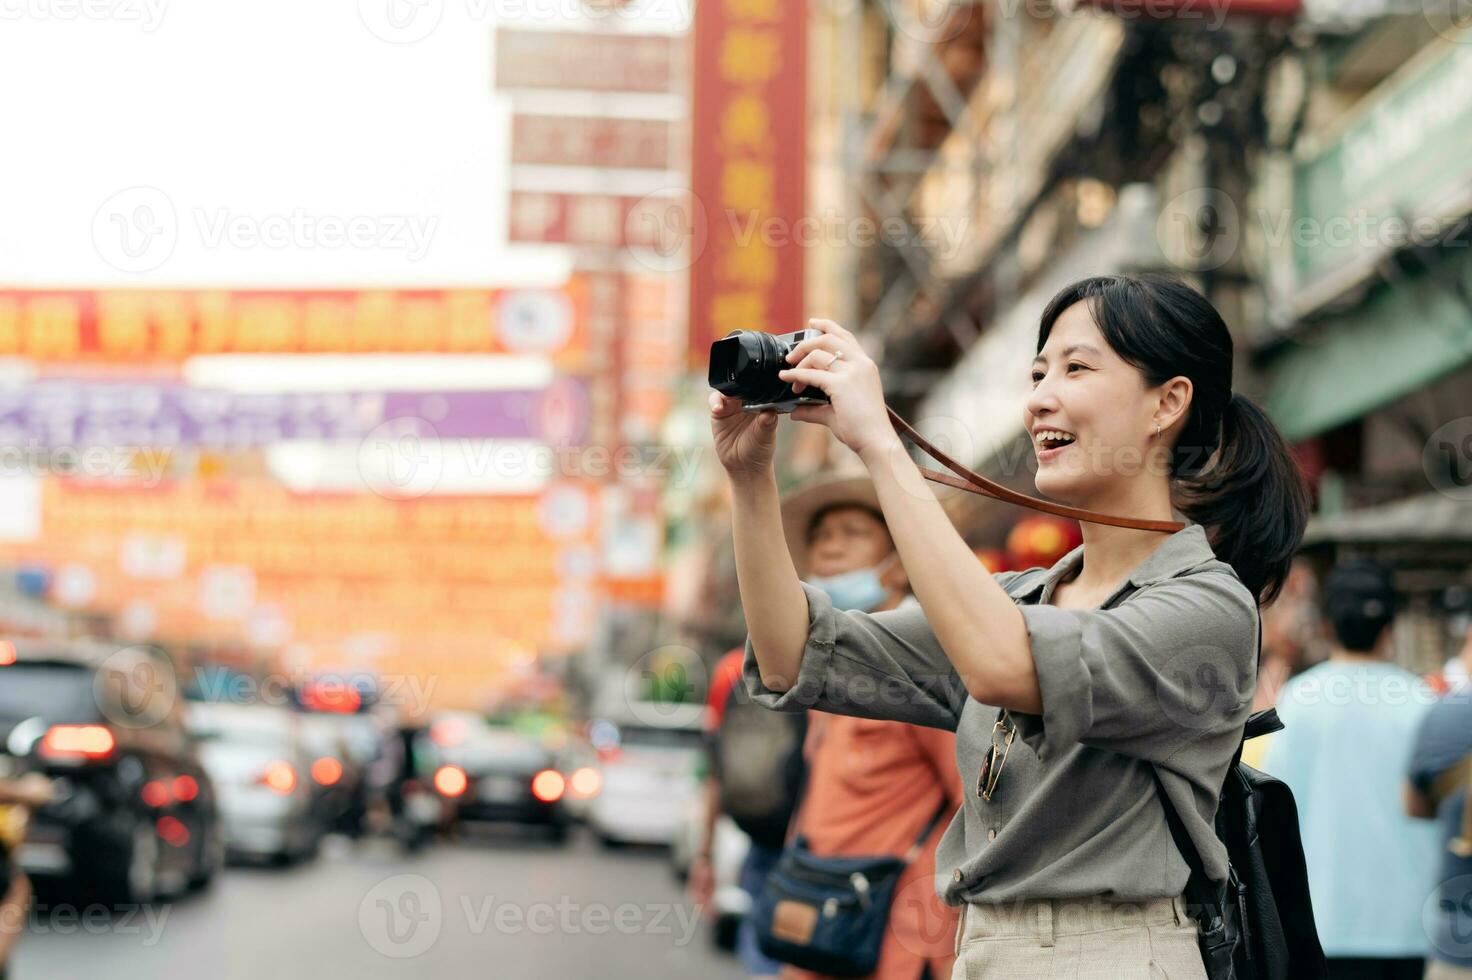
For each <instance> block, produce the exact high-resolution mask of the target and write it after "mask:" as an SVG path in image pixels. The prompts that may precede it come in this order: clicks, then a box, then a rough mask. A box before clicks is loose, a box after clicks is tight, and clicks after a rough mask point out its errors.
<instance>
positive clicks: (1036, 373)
mask: <svg viewBox="0 0 1472 980" xmlns="http://www.w3.org/2000/svg"><path fill="white" fill-rule="evenodd" d="M1042 380H1043V375H1042V372H1040V371H1034V372H1033V373H1032V383H1033V384H1037V383H1038V382H1040V381H1042Z"/></svg>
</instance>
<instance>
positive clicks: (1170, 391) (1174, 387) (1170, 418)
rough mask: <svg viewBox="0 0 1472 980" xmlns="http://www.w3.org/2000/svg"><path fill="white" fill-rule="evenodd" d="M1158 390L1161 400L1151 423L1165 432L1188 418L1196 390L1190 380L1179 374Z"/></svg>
mask: <svg viewBox="0 0 1472 980" xmlns="http://www.w3.org/2000/svg"><path fill="white" fill-rule="evenodd" d="M1158 390H1159V392H1160V400H1159V402H1158V403H1157V404H1156V406H1155V415H1154V416H1153V417H1152V418H1151V422H1153V423H1155V424H1157V425H1159V426H1160V429H1161V431H1162V432H1164V431H1166V430H1168V429H1169V428H1170V427H1171V426H1173V425H1175V424H1176V423H1177V422H1179V421H1181V420H1182V419H1184V418H1185V417H1186V413H1187V412H1188V411H1189V410H1190V408H1191V396H1192V394H1193V393H1194V392H1195V390H1196V389H1195V388H1194V387H1192V385H1191V379H1190V378H1188V377H1186V376H1185V375H1183V374H1178V375H1176V376H1175V377H1174V378H1171V379H1170V380H1169V381H1167V382H1165V383H1164V384H1163V385H1161V386H1160V388H1159V389H1158ZM1151 434H1152V435H1153V434H1154V433H1151Z"/></svg>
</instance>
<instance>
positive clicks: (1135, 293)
mask: <svg viewBox="0 0 1472 980" xmlns="http://www.w3.org/2000/svg"><path fill="white" fill-rule="evenodd" d="M1078 302H1086V303H1088V304H1089V309H1090V312H1091V313H1092V314H1093V317H1094V322H1095V323H1096V324H1098V327H1099V330H1100V332H1101V333H1102V334H1103V335H1104V339H1105V340H1106V341H1108V343H1109V346H1110V347H1112V348H1114V350H1115V351H1116V352H1117V353H1118V354H1119V355H1120V357H1122V358H1124V359H1125V360H1126V361H1128V362H1129V363H1130V364H1133V365H1134V366H1135V367H1137V368H1139V369H1140V372H1141V373H1142V374H1143V375H1144V377H1145V380H1146V382H1147V383H1148V384H1150V385H1159V384H1163V383H1165V382H1166V381H1167V380H1169V379H1170V378H1173V377H1176V376H1178V375H1184V376H1186V377H1188V378H1190V379H1191V384H1192V398H1191V408H1190V411H1189V413H1188V414H1187V417H1186V420H1185V423H1184V425H1182V427H1181V431H1180V433H1179V436H1178V437H1177V440H1176V443H1175V446H1174V449H1173V452H1172V454H1171V467H1170V475H1171V479H1172V481H1173V483H1174V488H1173V489H1174V491H1175V496H1176V504H1177V506H1178V507H1179V508H1180V510H1181V512H1182V513H1183V514H1185V515H1186V516H1187V517H1189V518H1191V520H1193V521H1195V522H1196V523H1198V524H1201V525H1203V526H1204V527H1205V528H1206V531H1207V534H1208V536H1209V538H1210V540H1211V546H1212V550H1213V551H1215V552H1216V555H1217V557H1218V558H1220V559H1221V560H1222V561H1224V562H1226V563H1227V564H1229V565H1231V566H1232V568H1233V569H1234V570H1235V571H1236V572H1237V577H1238V578H1240V579H1241V580H1242V584H1243V585H1245V586H1247V588H1248V589H1249V590H1251V592H1252V594H1253V595H1255V596H1257V600H1258V602H1259V604H1263V605H1266V604H1267V603H1269V602H1272V601H1273V599H1274V598H1275V597H1276V596H1277V595H1278V591H1279V590H1280V589H1282V587H1283V581H1284V579H1286V578H1287V577H1288V569H1289V565H1290V564H1291V563H1292V561H1293V555H1294V553H1295V552H1296V551H1297V550H1298V545H1299V543H1300V541H1301V540H1302V539H1303V530H1304V527H1305V526H1306V525H1307V524H1308V511H1309V498H1308V488H1307V486H1306V485H1305V484H1304V480H1303V475H1302V474H1301V473H1300V472H1299V469H1298V464H1297V462H1296V461H1295V460H1294V459H1293V456H1292V455H1291V454H1290V453H1289V451H1288V446H1287V444H1286V443H1284V442H1283V437H1282V436H1281V435H1280V434H1279V433H1278V430H1277V428H1276V427H1275V426H1274V425H1273V423H1272V421H1271V420H1270V419H1269V418H1268V417H1267V415H1266V414H1264V413H1263V411H1262V409H1260V408H1258V407H1257V406H1256V405H1255V404H1253V403H1252V402H1251V401H1249V400H1248V399H1246V398H1244V397H1243V396H1241V395H1239V394H1236V393H1235V392H1234V391H1233V390H1232V360H1233V354H1232V335H1231V332H1230V331H1229V330H1228V329H1227V325H1226V322H1225V321H1223V320H1222V317H1221V314H1220V313H1218V312H1217V311H1216V308H1215V307H1214V306H1212V305H1211V303H1209V302H1208V301H1207V300H1206V297H1204V296H1202V295H1201V294H1200V293H1198V292H1197V291H1196V290H1194V289H1192V288H1191V287H1190V286H1188V285H1186V284H1185V283H1183V282H1181V281H1180V280H1178V279H1174V278H1172V277H1170V276H1164V275H1158V274H1154V273H1146V274H1143V275H1134V276H1122V275H1120V276H1096V277H1094V278H1091V279H1081V280H1079V281H1078V282H1076V283H1074V284H1072V285H1071V286H1066V287H1064V288H1063V290H1062V291H1061V292H1059V293H1058V295H1056V296H1054V297H1053V299H1052V300H1051V301H1050V302H1049V303H1048V306H1047V308H1046V309H1045V310H1044V311H1043V316H1042V322H1041V324H1040V325H1039V329H1038V345H1037V349H1038V350H1039V351H1041V350H1042V349H1043V344H1044V343H1046V342H1047V340H1048V333H1049V331H1051V330H1052V329H1053V324H1054V323H1055V322H1056V321H1057V320H1058V317H1059V316H1061V315H1062V313H1063V311H1064V310H1066V309H1068V308H1069V307H1070V306H1072V305H1073V304H1074V303H1078Z"/></svg>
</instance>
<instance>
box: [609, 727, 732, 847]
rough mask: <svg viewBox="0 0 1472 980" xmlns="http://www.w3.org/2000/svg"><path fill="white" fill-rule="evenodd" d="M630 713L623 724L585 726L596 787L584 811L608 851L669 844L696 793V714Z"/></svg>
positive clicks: (699, 734) (699, 731) (699, 740)
mask: <svg viewBox="0 0 1472 980" xmlns="http://www.w3.org/2000/svg"><path fill="white" fill-rule="evenodd" d="M664 707H665V706H655V707H654V708H651V709H650V710H646V711H640V710H632V711H630V712H629V714H628V717H627V719H626V720H624V721H623V722H621V723H620V722H615V721H613V720H611V719H606V718H604V719H599V720H597V721H595V722H593V723H592V724H590V725H589V728H588V731H589V741H591V742H592V743H593V745H594V746H595V747H596V748H597V750H598V757H599V771H600V773H601V775H602V787H601V788H600V790H599V792H598V795H597V796H596V797H594V798H593V800H592V802H591V804H590V805H589V807H588V816H587V822H588V826H589V827H590V828H591V829H592V830H593V833H594V834H595V835H597V837H598V839H599V840H600V841H601V842H603V843H604V844H605V845H608V846H616V845H618V844H624V843H640V844H665V845H668V844H672V843H673V842H674V840H675V837H676V835H677V834H679V833H680V828H681V827H682V826H683V825H684V824H685V823H686V822H687V820H688V813H689V810H690V807H691V805H692V797H694V796H697V795H699V794H700V792H701V786H700V778H699V774H700V769H701V765H702V761H703V755H704V751H705V748H704V746H705V743H704V734H703V728H702V725H701V721H702V717H703V715H702V714H701V710H700V709H692V710H688V711H680V712H674V713H671V712H667V711H665V710H664Z"/></svg>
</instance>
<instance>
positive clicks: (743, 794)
mask: <svg viewBox="0 0 1472 980" xmlns="http://www.w3.org/2000/svg"><path fill="white" fill-rule="evenodd" d="M744 656H745V651H744V650H741V649H737V650H731V651H729V652H728V653H726V654H725V656H723V657H722V658H721V659H720V660H718V661H716V666H715V669H714V670H712V671H711V683H710V689H709V691H708V692H707V697H706V708H707V711H706V735H707V742H708V744H709V747H710V763H709V768H708V771H707V774H706V779H705V819H704V821H703V822H702V824H701V832H700V839H699V841H698V842H697V844H696V848H695V854H694V856H693V857H692V859H691V862H690V882H689V891H690V899H691V901H692V902H694V903H695V904H696V905H697V906H699V907H701V908H703V909H705V910H707V914H712V913H714V912H715V911H716V909H715V899H716V897H717V896H716V888H717V881H716V859H717V855H716V845H717V825H718V823H719V821H720V818H721V816H722V815H723V814H724V815H727V816H731V817H732V819H733V820H735V821H737V824H736V825H737V826H738V827H739V828H740V829H741V830H742V831H743V832H744V833H745V834H746V836H747V840H748V844H747V850H746V853H745V855H744V856H743V857H742V860H741V869H740V871H739V872H738V875H737V884H738V885H739V887H740V888H741V889H742V890H743V891H745V892H746V893H747V895H748V897H749V898H751V899H753V900H754V899H755V897H756V895H758V894H759V893H760V892H761V889H762V887H763V886H764V885H765V883H766V879H767V874H768V873H769V872H770V871H771V869H772V867H773V866H775V865H776V863H777V859H778V858H780V857H781V856H782V845H783V842H784V841H785V840H786V838H787V828H788V826H789V824H790V823H791V820H792V815H793V813H794V812H795V811H796V808H797V797H798V794H799V793H800V792H801V784H802V779H803V771H802V765H803V763H802V743H803V739H804V737H805V734H806V724H805V723H804V721H803V720H802V719H801V718H797V719H795V723H794V724H790V725H788V726H786V727H784V726H781V725H778V726H767V727H762V728H757V729H755V730H753V729H752V728H749V727H744V730H743V731H742V732H741V733H740V734H739V735H738V734H736V733H735V732H733V730H732V729H733V728H734V727H737V726H741V725H742V722H741V721H738V720H735V719H728V709H732V708H734V710H735V711H736V712H738V713H741V716H742V719H743V720H749V716H747V715H746V714H744V710H750V708H751V705H750V704H749V699H747V698H745V697H744V695H743V692H742V691H741V688H740V680H741V661H742V658H743V657H744ZM741 702H748V703H746V704H745V705H744V710H743V704H742V703H741ZM728 720H730V721H731V725H730V726H728V725H727V722H728ZM726 755H729V756H730V757H731V759H730V763H729V764H728V765H723V764H722V757H723V756H726ZM794 770H795V771H794ZM751 783H755V784H757V785H759V786H761V787H762V788H761V790H759V791H757V792H756V793H752V792H751V791H750V789H749V786H750V784H751ZM733 797H734V798H735V800H734V805H733ZM728 809H734V810H736V811H737V812H736V813H734V814H733V813H727V810H728ZM760 811H765V812H760ZM748 817H749V818H752V819H744V818H748ZM743 823H745V824H746V826H745V827H742V826H741V825H742V824H743ZM735 938H736V955H737V958H738V959H740V961H741V965H742V968H743V969H745V970H746V973H747V975H748V976H752V977H771V976H776V975H777V974H778V973H780V972H781V970H782V964H781V963H778V962H777V961H776V960H774V959H772V958H771V957H770V956H767V955H766V954H765V953H763V952H762V951H761V948H760V947H759V946H758V945H757V939H756V931H755V929H754V928H753V925H752V922H751V919H750V916H749V915H745V914H743V915H742V917H741V922H740V923H739V925H738V926H737V928H736V937H735Z"/></svg>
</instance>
